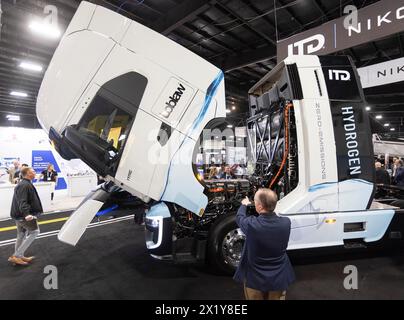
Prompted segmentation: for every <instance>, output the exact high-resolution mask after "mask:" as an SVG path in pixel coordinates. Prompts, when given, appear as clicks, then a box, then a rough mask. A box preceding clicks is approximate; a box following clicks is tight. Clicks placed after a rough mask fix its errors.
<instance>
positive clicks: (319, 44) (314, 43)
mask: <svg viewBox="0 0 404 320" xmlns="http://www.w3.org/2000/svg"><path fill="white" fill-rule="evenodd" d="M324 45H325V37H324V35H322V34H316V35H314V36H311V37H309V38H306V39H303V40H300V41H298V42H295V43H292V44H290V45H288V55H289V56H293V55H303V54H312V53H314V52H317V51H319V50H321V49H322V48H323V47H324ZM295 48H297V53H296V50H295Z"/></svg>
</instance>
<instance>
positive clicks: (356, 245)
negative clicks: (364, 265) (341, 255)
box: [344, 239, 367, 250]
mask: <svg viewBox="0 0 404 320" xmlns="http://www.w3.org/2000/svg"><path fill="white" fill-rule="evenodd" d="M344 248H345V249H349V250H352V249H366V248H367V245H366V243H365V242H364V241H363V239H349V240H344Z"/></svg>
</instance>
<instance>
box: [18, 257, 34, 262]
mask: <svg viewBox="0 0 404 320" xmlns="http://www.w3.org/2000/svg"><path fill="white" fill-rule="evenodd" d="M34 259H35V257H21V260H22V261H24V262H27V263H31V262H32V260H34Z"/></svg>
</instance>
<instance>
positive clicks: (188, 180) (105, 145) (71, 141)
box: [37, 2, 402, 271]
mask: <svg viewBox="0 0 404 320" xmlns="http://www.w3.org/2000/svg"><path fill="white" fill-rule="evenodd" d="M249 101H250V111H251V114H250V117H249V119H247V127H248V149H249V154H250V159H249V167H251V168H253V172H251V176H250V178H249V179H248V180H247V179H235V180H226V181H221V180H208V181H206V180H205V181H201V180H200V179H198V178H197V172H196V171H195V168H194V165H193V158H194V154H195V149H196V148H195V146H196V145H197V142H198V140H199V138H200V135H201V132H202V130H203V129H204V128H205V127H206V126H207V125H209V124H210V123H212V121H214V120H215V119H218V118H221V117H225V114H226V112H225V111H226V106H225V87H224V76H223V72H222V71H221V70H219V69H218V68H216V67H215V66H213V65H212V64H210V63H209V62H207V61H205V60H204V59H202V58H201V57H199V56H197V55H195V54H194V53H192V52H190V51H189V50H187V49H185V48H183V47H182V46H180V45H178V44H176V43H175V42H173V41H171V40H170V39H168V38H165V37H164V36H162V35H160V34H158V33H156V32H154V31H152V30H150V29H148V28H146V27H144V26H142V25H140V24H139V23H136V22H134V21H131V20H130V19H127V18H125V17H123V16H121V15H119V14H117V13H115V12H112V11H110V10H107V9H105V8H103V7H100V6H96V5H93V4H90V3H88V2H82V3H81V4H80V6H79V8H78V10H77V12H76V14H75V16H74V17H73V20H72V21H71V23H70V25H69V27H68V29H67V31H66V33H65V34H64V36H63V38H62V40H61V42H60V44H59V46H58V48H57V50H56V52H55V54H54V56H53V58H52V61H51V63H50V65H49V68H48V70H47V71H46V74H45V77H44V80H43V82H42V85H41V88H40V92H39V95H38V101H37V115H38V118H39V121H40V123H41V125H42V127H43V128H44V129H45V130H46V131H47V132H48V133H49V137H50V139H51V140H52V141H53V143H54V145H55V147H56V149H57V151H58V152H59V153H60V154H61V155H62V157H64V158H65V159H73V158H80V159H81V160H83V161H84V162H85V163H87V164H88V165H89V166H90V167H91V168H93V169H94V170H95V171H96V172H97V173H98V174H99V175H101V176H103V177H104V178H105V179H106V180H107V181H108V182H107V183H106V184H105V185H103V186H100V187H99V188H98V189H97V190H94V191H92V192H90V194H89V195H88V196H87V198H86V199H85V200H84V201H83V202H82V204H81V205H80V206H79V208H78V209H77V210H76V211H75V212H74V213H73V214H72V216H71V217H70V219H69V220H68V221H67V222H66V224H65V225H64V226H63V228H62V230H61V232H60V234H59V239H60V240H61V241H63V242H66V243H69V244H72V245H76V244H77V242H78V241H79V239H80V237H81V236H82V234H83V233H84V231H85V229H86V227H87V225H88V224H89V223H90V221H91V220H92V219H93V217H94V215H95V214H96V213H97V212H98V210H100V208H101V207H102V205H103V203H104V202H105V201H106V200H107V199H108V198H109V197H110V195H111V194H112V193H113V192H115V191H116V190H122V189H123V190H125V191H127V192H129V193H131V194H132V195H134V196H136V197H137V198H139V199H140V200H142V201H143V202H144V203H148V204H149V206H150V208H149V210H148V212H147V214H146V219H145V223H146V226H145V227H146V247H147V249H148V250H149V252H150V254H152V255H153V256H154V257H156V258H160V259H164V258H170V259H177V260H179V259H196V260H203V261H204V260H205V259H206V258H207V259H208V261H209V262H210V263H211V264H213V265H214V266H215V267H217V268H219V269H221V270H223V271H232V270H234V268H235V267H236V266H237V264H238V262H239V259H240V255H241V249H242V245H243V241H244V235H243V234H242V232H241V231H240V230H239V229H238V228H237V226H236V224H235V212H236V211H237V209H238V207H239V205H240V201H241V199H242V198H244V197H245V196H252V195H253V193H254V191H255V190H256V189H257V188H259V187H271V188H272V189H274V190H275V191H276V192H277V193H278V195H279V197H280V201H279V203H278V206H277V208H276V211H277V213H278V214H282V215H286V216H288V217H289V218H290V219H291V221H292V233H291V239H290V244H289V249H291V250H293V249H306V248H318V247H334V246H343V245H347V243H351V242H354V243H370V242H375V241H377V240H380V239H381V238H382V237H384V236H385V235H386V234H387V233H389V232H390V233H391V232H394V234H395V235H396V237H397V238H399V237H398V235H399V236H400V237H401V232H402V230H401V229H397V230H396V225H398V224H397V221H396V220H397V217H400V218H401V215H400V214H399V211H397V210H396V208H394V207H389V206H386V205H382V204H379V203H375V202H373V194H374V172H373V149H372V144H371V143H372V141H371V134H370V129H369V124H368V117H367V114H366V112H365V109H364V108H365V107H364V103H365V101H364V97H363V93H362V89H361V88H360V82H359V80H358V76H357V74H356V71H355V68H354V66H353V64H352V63H351V61H350V60H349V59H348V58H346V57H317V56H292V57H289V58H287V59H286V60H285V61H283V62H282V63H280V64H279V65H278V66H277V67H276V68H274V70H272V71H271V72H270V73H269V74H268V75H266V76H265V77H264V78H263V79H261V80H260V81H259V82H258V83H257V84H256V85H255V86H254V87H253V88H251V90H250V92H249ZM251 213H254V210H253V208H251ZM392 221H393V222H394V226H393V222H392ZM400 223H401V222H400ZM400 228H401V227H400ZM390 233H389V234H390Z"/></svg>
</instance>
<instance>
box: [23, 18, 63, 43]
mask: <svg viewBox="0 0 404 320" xmlns="http://www.w3.org/2000/svg"><path fill="white" fill-rule="evenodd" d="M29 29H30V30H31V31H32V32H34V33H36V34H38V35H41V36H43V37H45V38H50V39H57V38H59V37H60V35H61V32H60V30H59V28H57V27H56V26H53V25H52V24H50V23H46V22H38V21H32V22H31V23H30V24H29Z"/></svg>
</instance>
